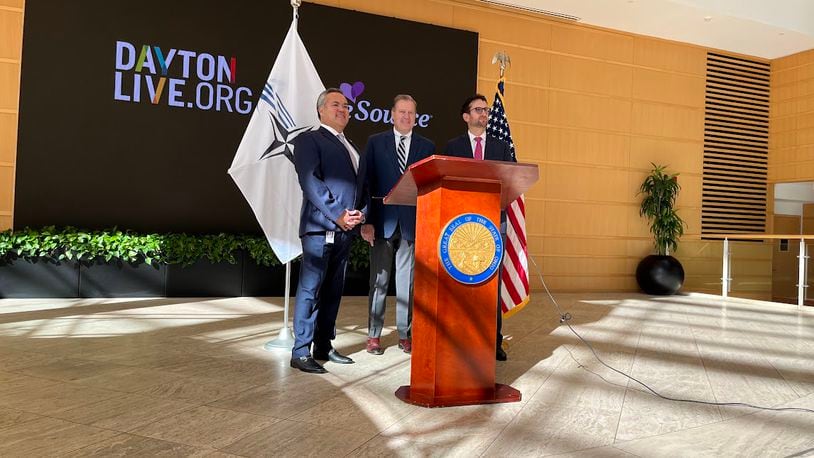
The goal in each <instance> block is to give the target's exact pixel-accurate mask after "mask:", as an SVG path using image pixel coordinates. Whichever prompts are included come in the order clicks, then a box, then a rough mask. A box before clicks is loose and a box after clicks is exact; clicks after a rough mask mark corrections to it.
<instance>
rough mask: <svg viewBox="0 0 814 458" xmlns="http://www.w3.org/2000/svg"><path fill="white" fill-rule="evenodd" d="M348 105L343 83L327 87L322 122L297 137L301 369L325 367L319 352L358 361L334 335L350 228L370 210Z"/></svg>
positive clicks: (297, 359) (296, 351)
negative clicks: (349, 134) (349, 130)
mask: <svg viewBox="0 0 814 458" xmlns="http://www.w3.org/2000/svg"><path fill="white" fill-rule="evenodd" d="M348 108H349V107H348V101H347V99H345V96H344V95H342V92H341V91H340V90H339V89H335V88H330V89H326V90H325V91H323V92H322V93H321V94H320V95H319V98H318V99H317V112H318V113H319V120H320V123H321V125H320V127H319V129H317V130H314V131H310V132H306V133H302V134H300V135H298V136H297V137H296V138H295V139H294V142H293V144H294V165H295V168H296V170H297V177H298V179H299V182H300V187H301V188H302V194H303V202H302V213H301V215H300V240H301V241H302V265H301V268H300V280H299V285H298V286H297V298H296V302H295V306H294V335H295V336H294V348H293V349H292V351H291V367H294V368H297V369H299V370H301V371H303V372H311V373H320V374H321V373H324V372H326V371H325V368H324V367H322V365H321V364H319V363H318V362H317V361H316V360H328V361H331V362H334V363H338V364H352V363H353V360H352V359H351V358H348V357H347V356H344V355H342V354H340V353H339V352H338V351H336V350H335V349H334V348H333V346H332V344H331V340H333V339H334V337H336V315H337V313H338V312H339V301H340V300H341V299H342V288H343V286H344V284H345V266H346V265H347V262H348V254H349V252H350V246H351V239H352V237H353V236H354V235H353V233H352V230H353V229H354V228H355V227H356V226H357V225H358V224H361V223H362V222H364V219H365V213H366V211H367V208H366V201H367V198H366V193H365V191H364V189H363V185H364V182H365V161H364V158H363V157H361V156H360V155H359V152H358V151H359V150H358V149H357V148H356V147H355V146H353V143H351V142H350V141H349V140H348V139H347V138H345V135H344V134H343V130H344V129H345V126H346V125H347V124H348V120H349V119H350V111H349V109H348ZM312 343H313V346H314V349H313V350H314V351H313V355H312V353H311V344H312Z"/></svg>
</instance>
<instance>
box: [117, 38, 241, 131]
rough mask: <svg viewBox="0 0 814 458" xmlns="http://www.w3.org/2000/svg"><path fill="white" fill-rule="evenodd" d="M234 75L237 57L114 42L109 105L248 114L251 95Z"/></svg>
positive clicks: (235, 73)
mask: <svg viewBox="0 0 814 458" xmlns="http://www.w3.org/2000/svg"><path fill="white" fill-rule="evenodd" d="M170 69H172V70H173V72H172V73H173V75H177V76H180V77H169V76H168V75H169V73H170ZM236 75H237V58H235V57H229V58H227V57H225V56H218V55H213V54H210V53H206V52H195V51H188V50H185V49H175V48H170V49H166V50H164V49H161V48H160V47H158V46H151V45H146V44H145V45H141V46H138V47H136V46H135V45H133V44H132V43H128V42H126V41H117V42H116V71H115V76H114V90H113V99H114V100H118V101H122V102H134V103H139V102H150V103H152V104H153V105H158V104H166V105H168V106H171V107H179V108H190V109H197V110H215V111H226V112H229V113H232V112H236V113H240V114H244V115H245V114H249V113H251V112H252V91H251V89H249V88H247V87H242V86H237V85H236Z"/></svg>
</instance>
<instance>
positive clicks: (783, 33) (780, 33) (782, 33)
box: [777, 32, 786, 35]
mask: <svg viewBox="0 0 814 458" xmlns="http://www.w3.org/2000/svg"><path fill="white" fill-rule="evenodd" d="M777 34H778V35H785V34H786V32H778V33H777Z"/></svg>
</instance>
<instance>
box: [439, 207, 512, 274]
mask: <svg viewBox="0 0 814 458" xmlns="http://www.w3.org/2000/svg"><path fill="white" fill-rule="evenodd" d="M438 254H439V256H440V258H441V264H443V266H444V270H446V271H447V273H448V274H449V275H450V276H451V277H452V278H454V279H455V280H458V281H459V282H461V283H464V284H467V285H477V284H479V283H483V282H485V281H486V280H488V279H490V278H491V277H492V275H494V274H495V272H497V270H498V268H499V267H500V260H501V258H502V257H503V239H502V238H501V237H500V230H499V229H498V228H497V226H495V224H494V223H493V222H492V221H491V220H489V218H487V217H485V216H483V215H478V214H477V213H464V214H461V215H458V216H456V217H455V218H452V219H451V220H450V221H449V222H448V223H447V225H446V227H444V230H443V231H442V232H441V237H440V239H439V240H438Z"/></svg>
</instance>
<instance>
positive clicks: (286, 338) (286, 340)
mask: <svg viewBox="0 0 814 458" xmlns="http://www.w3.org/2000/svg"><path fill="white" fill-rule="evenodd" d="M301 4H302V0H291V9H292V17H291V20H292V21H296V20H297V10H298V8H299V7H300V5H301ZM290 302H291V261H288V262H286V263H285V299H284V300H283V327H282V328H280V332H279V333H278V334H277V337H276V338H275V339H274V340H270V341H268V342H266V344H265V345H263V348H265V349H266V350H287V351H291V349H292V348H294V336H293V335H292V334H291V331H290V330H289V329H288V306H289V304H290Z"/></svg>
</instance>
